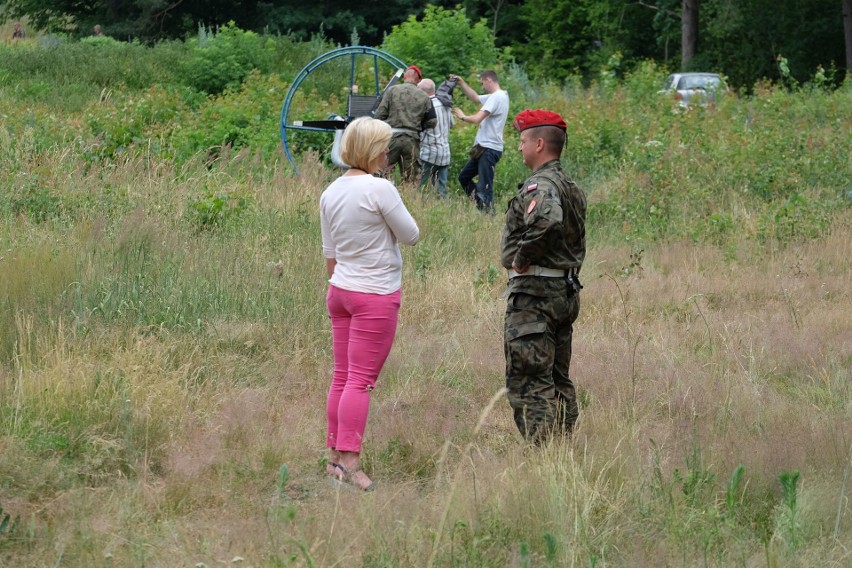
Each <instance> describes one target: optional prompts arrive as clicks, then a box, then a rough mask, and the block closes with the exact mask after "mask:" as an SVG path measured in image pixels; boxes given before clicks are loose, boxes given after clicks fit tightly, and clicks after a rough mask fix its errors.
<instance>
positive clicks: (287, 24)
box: [0, 0, 849, 89]
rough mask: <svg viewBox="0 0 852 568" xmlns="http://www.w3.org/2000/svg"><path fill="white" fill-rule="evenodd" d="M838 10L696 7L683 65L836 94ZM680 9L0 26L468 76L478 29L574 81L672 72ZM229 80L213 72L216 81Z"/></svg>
mask: <svg viewBox="0 0 852 568" xmlns="http://www.w3.org/2000/svg"><path fill="white" fill-rule="evenodd" d="M841 5H842V2H841V0H811V1H809V2H801V1H798V0H778V1H774V0H773V1H770V0H747V1H733V0H703V1H702V2H701V3H700V14H699V22H698V24H699V38H698V45H697V55H696V57H695V58H694V59H693V60H692V61H691V62H690V64H689V66H690V68H692V69H695V70H701V71H716V72H721V73H724V74H725V75H727V76H728V77H729V79H730V83H731V84H732V85H733V86H734V87H736V88H738V89H739V88H745V89H749V88H750V87H751V86H752V85H753V84H754V83H755V82H756V81H757V80H759V79H762V78H768V79H772V80H777V79H778V78H779V73H778V69H777V66H776V65H775V62H776V60H777V58H778V57H779V56H783V57H786V58H787V59H788V61H789V64H790V69H791V74H792V76H793V77H794V78H796V79H797V80H799V81H804V80H805V79H807V78H808V77H810V76H811V75H812V74H813V73H814V72H815V70H816V69H817V67H818V66H821V67H822V68H823V69H825V70H827V74H828V76H829V81H830V82H831V83H832V84H834V85H835V86H836V85H837V84H839V83H840V82H842V80H843V75H844V66H845V65H848V64H849V62H847V61H845V60H844V57H845V55H844V54H845V52H844V32H843V17H842V12H841ZM444 8H446V9H449V10H450V11H454V12H458V13H459V14H461V13H463V14H465V16H467V18H468V19H469V20H470V21H472V22H478V23H477V24H476V25H475V26H474V27H473V28H472V30H471V36H470V37H468V38H467V39H466V40H465V41H463V42H461V43H459V42H458V41H457V38H458V21H456V20H455V19H452V20H447V21H446V22H443V24H446V25H448V26H449V27H448V28H447V29H444V28H442V27H440V26H437V25H436V20H435V18H436V17H437V16H439V15H440V14H441V11H440V10H442V9H444ZM680 11H681V0H653V1H649V2H633V1H630V0H579V1H578V0H561V1H555V2H554V1H552V0H548V1H545V0H530V1H528V2H521V1H520V0H505V1H504V0H501V1H499V2H492V1H487V0H467V1H465V2H461V3H459V2H455V1H453V0H444V1H433V0H390V1H373V0H368V1H364V2H360V3H358V4H357V6H356V5H352V4H351V3H347V2H341V1H333V2H322V3H319V4H318V3H316V2H309V1H305V0H270V1H253V0H241V1H239V2H222V1H215V2H206V1H205V2H202V1H201V0H186V1H181V2H176V3H174V4H173V5H169V6H165V5H164V4H163V3H162V2H159V1H152V0H127V1H126V2H122V3H121V6H120V9H119V7H118V6H116V5H115V4H114V3H94V4H93V3H74V2H69V1H68V0H37V1H35V0H9V1H8V2H6V3H5V5H4V6H3V7H0V21H2V19H3V18H5V19H7V20H8V19H10V18H20V17H26V18H28V20H29V23H30V24H31V25H32V28H34V29H33V30H31V31H32V32H34V30H35V29H40V30H45V31H47V32H50V33H68V34H71V35H73V36H76V37H79V36H84V35H88V34H89V33H90V30H91V29H92V26H93V24H96V23H98V24H101V25H103V28H104V32H105V33H106V34H107V35H109V36H112V37H114V38H117V39H120V40H131V39H133V40H139V41H143V42H146V43H154V42H157V41H162V40H166V39H181V38H189V37H192V36H194V35H195V33H196V30H197V29H198V27H199V26H202V27H207V28H208V29H217V28H218V27H221V26H228V23H229V22H235V24H236V26H238V27H239V28H240V29H243V30H250V31H252V32H255V33H259V34H276V35H288V36H289V37H291V38H293V39H294V40H296V41H303V40H307V39H309V38H311V37H314V36H316V35H319V36H322V37H327V38H329V39H330V40H331V41H332V42H334V43H337V44H349V43H353V42H355V41H357V42H359V43H361V44H362V45H370V46H377V45H381V44H383V43H384V45H385V46H387V47H389V48H391V47H392V48H394V49H396V48H399V49H400V53H398V54H397V55H400V56H401V55H405V56H406V57H407V58H409V59H411V60H416V61H422V62H424V64H428V65H430V66H432V67H433V68H434V71H435V72H441V73H443V72H444V71H445V68H446V67H447V60H449V61H450V62H453V63H456V61H458V60H459V59H461V58H466V59H467V61H466V65H467V66H468V67H477V66H478V65H479V64H480V62H482V61H484V62H485V63H486V64H488V62H489V61H491V59H492V58H493V54H492V51H493V47H492V46H491V44H490V42H484V39H483V38H481V37H480V34H481V33H485V32H486V31H487V32H488V33H489V34H490V35H491V36H492V38H493V42H494V43H495V44H496V45H497V47H498V48H499V49H500V51H501V55H502V56H503V58H504V59H505V60H506V61H516V62H517V63H520V64H522V65H524V66H526V68H527V70H528V71H529V73H530V74H531V76H532V77H533V78H535V79H537V80H542V79H552V78H555V79H558V80H562V79H565V78H566V77H568V76H572V75H580V76H582V77H583V78H584V79H585V80H586V81H587V82H588V81H589V80H591V79H592V78H593V77H594V74H595V72H596V71H597V69H598V68H599V67H600V65H601V64H603V63H604V62H606V61H608V60H609V58H610V57H612V56H613V54H619V56H620V57H621V58H622V60H623V62H624V69H631V68H632V67H634V66H635V65H637V64H639V63H641V62H642V61H645V60H654V61H656V62H657V63H658V64H660V65H664V66H667V67H670V68H674V67H678V66H679V65H680V50H681V41H680V37H681V29H680ZM413 20H422V24H423V28H422V29H417V28H416V27H414V26H412V25H411V23H412V21H413ZM427 31H428V32H430V33H428V34H426V33H425V32H427ZM32 35H34V33H33V34H32ZM395 36H396V37H395ZM50 37H54V36H50ZM415 40H416V41H418V42H420V44H419V45H418V44H417V43H414V41H415ZM418 47H419V49H418ZM224 65H227V63H225V64H224ZM489 66H490V65H489ZM231 72H232V71H226V70H224V69H219V70H218V71H217V73H216V74H217V75H221V74H222V73H226V74H228V73H231Z"/></svg>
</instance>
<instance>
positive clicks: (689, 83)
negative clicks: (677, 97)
mask: <svg viewBox="0 0 852 568" xmlns="http://www.w3.org/2000/svg"><path fill="white" fill-rule="evenodd" d="M718 87H719V78H718V77H711V76H706V75H704V76H701V75H699V76H686V77H681V79H680V83H678V86H677V88H678V90H682V91H684V90H688V89H705V90H708V91H709V90H716V89H717V88H718Z"/></svg>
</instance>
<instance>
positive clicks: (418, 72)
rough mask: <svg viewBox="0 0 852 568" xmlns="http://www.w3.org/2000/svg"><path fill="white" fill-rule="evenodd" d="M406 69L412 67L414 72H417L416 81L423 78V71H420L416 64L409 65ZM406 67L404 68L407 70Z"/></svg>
mask: <svg viewBox="0 0 852 568" xmlns="http://www.w3.org/2000/svg"><path fill="white" fill-rule="evenodd" d="M408 69H414V71H415V73H417V80H418V81H419V80H420V79H422V78H423V73H421V72H420V67H418V66H417V65H409V66H408ZM408 69H406V71H408Z"/></svg>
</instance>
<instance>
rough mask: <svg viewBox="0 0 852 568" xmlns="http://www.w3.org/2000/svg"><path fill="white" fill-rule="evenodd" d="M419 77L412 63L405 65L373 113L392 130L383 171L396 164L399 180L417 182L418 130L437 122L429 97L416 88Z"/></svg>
mask: <svg viewBox="0 0 852 568" xmlns="http://www.w3.org/2000/svg"><path fill="white" fill-rule="evenodd" d="M422 78H423V75H422V74H421V73H420V69H419V68H418V67H417V66H416V65H411V66H409V67H408V69H406V70H405V74H404V75H403V76H402V80H403V83H402V84H401V85H394V86H393V87H390V88H389V89H388V90H387V91H386V92H385V94H384V95H382V101H381V102H380V103H379V108H377V109H376V115H375V116H376V118H378V119H379V120H383V121H385V122H387V123H388V124H389V125H390V126H391V128H392V129H393V137H392V138H391V141H390V146H389V148H390V152H388V167H387V169H386V170H385V172H384V173H385V175H386V176H389V175H390V173H391V172H392V171H393V168H394V166H396V164H399V169H400V172H401V173H402V180H403V181H407V182H413V181H417V180H418V174H419V173H420V162H419V159H420V132H421V131H422V130H423V129H424V128H434V127H435V124H436V123H437V119H436V115H435V109H434V108H433V107H432V100H431V99H430V98H429V95H427V94H426V93H424V92H423V91H421V90H420V89H418V88H417V83H418V82H419V81H420V80H421V79H422Z"/></svg>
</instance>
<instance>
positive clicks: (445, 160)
mask: <svg viewBox="0 0 852 568" xmlns="http://www.w3.org/2000/svg"><path fill="white" fill-rule="evenodd" d="M417 86H418V87H419V88H420V90H421V91H423V92H424V93H426V94H427V95H429V99H430V100H431V101H432V106H433V107H434V108H435V115H436V116H437V118H438V123H437V124H436V125H435V127H434V128H426V129H424V130H423V131H422V132H421V133H420V166H421V168H422V169H423V177H421V178H420V189H423V186H424V185H426V182H427V181H429V182H430V183H431V185H432V187H435V186H436V185H437V187H438V195H439V196H440V197H441V199H446V198H447V171H448V170H449V168H450V128H452V126H453V123H454V120H453V112H452V111H451V110H450V107H448V106H445V105H444V103H442V102H441V101H440V100H438V98H437V97H436V96H435V81H433V80H432V79H423V80H422V81H420V83H418V84H417Z"/></svg>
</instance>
